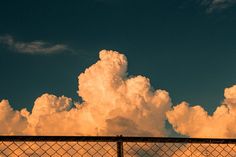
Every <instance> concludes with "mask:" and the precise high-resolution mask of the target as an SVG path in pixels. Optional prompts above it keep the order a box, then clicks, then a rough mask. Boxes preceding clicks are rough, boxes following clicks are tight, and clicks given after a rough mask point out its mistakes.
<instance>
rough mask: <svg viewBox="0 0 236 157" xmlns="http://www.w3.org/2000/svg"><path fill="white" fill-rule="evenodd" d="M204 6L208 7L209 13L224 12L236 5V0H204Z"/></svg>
mask: <svg viewBox="0 0 236 157" xmlns="http://www.w3.org/2000/svg"><path fill="white" fill-rule="evenodd" d="M202 4H203V5H204V6H206V7H207V12H208V13H211V12H213V11H216V10H224V9H226V8H229V7H231V6H233V5H234V4H236V0H203V1H202Z"/></svg>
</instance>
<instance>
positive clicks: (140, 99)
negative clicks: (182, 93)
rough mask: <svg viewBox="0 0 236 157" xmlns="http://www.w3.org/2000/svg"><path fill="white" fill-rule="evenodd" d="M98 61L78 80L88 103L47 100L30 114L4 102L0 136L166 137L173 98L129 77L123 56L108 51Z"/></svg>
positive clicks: (42, 98)
mask: <svg viewBox="0 0 236 157" xmlns="http://www.w3.org/2000/svg"><path fill="white" fill-rule="evenodd" d="M99 58H100V59H99V60H98V62H97V63H95V64H94V65H92V66H91V67H89V68H88V69H86V70H85V72H84V73H82V74H80V75H79V77H78V80H79V86H78V88H79V89H78V94H79V96H80V97H82V99H83V102H81V103H74V102H73V101H72V99H71V98H67V97H65V96H61V97H57V96H54V95H51V94H43V95H42V96H40V97H39V98H37V99H36V101H35V102H34V107H33V110H32V112H28V111H27V110H26V109H23V110H22V111H14V110H13V109H12V108H11V107H10V104H9V103H8V101H7V100H3V101H2V102H1V104H0V113H1V114H0V122H1V123H0V128H1V129H0V134H27V135H117V134H123V135H148V136H164V135H165V132H166V131H165V119H166V116H165V112H166V111H167V110H169V108H170V106H171V99H170V97H169V94H168V92H166V91H164V90H153V89H152V87H151V85H150V81H149V79H148V78H146V77H144V76H133V77H129V76H128V74H127V64H128V63H127V59H126V57H125V56H124V55H123V54H120V53H118V52H115V51H106V50H103V51H101V52H100V53H99Z"/></svg>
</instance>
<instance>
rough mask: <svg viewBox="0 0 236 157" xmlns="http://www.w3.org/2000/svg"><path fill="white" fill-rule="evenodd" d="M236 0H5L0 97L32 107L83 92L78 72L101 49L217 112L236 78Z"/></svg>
mask: <svg viewBox="0 0 236 157" xmlns="http://www.w3.org/2000/svg"><path fill="white" fill-rule="evenodd" d="M234 4H235V1H234V0H220V1H219V0H181V1H180V0H170V1H167V0H146V1H140V0H133V1H131V0H70V1H61V0H57V1H48V0H47V1H46V0H42V1H29V0H28V1H26V0H22V1H17V0H12V1H1V2H0V72H1V77H0V99H8V100H9V101H10V103H11V104H12V106H13V107H14V108H16V109H18V108H22V107H27V108H28V109H30V108H31V107H32V105H33V102H34V100H35V98H37V97H38V96H39V95H41V94H43V93H45V92H48V93H52V94H55V95H58V96H60V95H65V96H68V97H72V98H73V99H74V100H77V99H78V96H77V93H76V92H77V90H78V89H77V81H78V80H77V77H78V75H79V74H80V73H81V72H83V71H84V70H85V68H87V67H89V66H90V65H91V64H94V63H95V62H96V61H97V60H98V52H99V51H100V50H102V49H111V50H116V51H119V52H121V53H124V54H125V55H126V56H127V58H128V61H129V65H128V72H129V74H130V75H137V74H140V75H144V76H146V77H148V78H150V80H151V83H152V86H153V87H154V88H160V89H165V90H167V91H168V92H169V93H170V96H171V98H172V101H173V104H177V103H180V102H181V101H183V100H185V101H188V102H189V103H190V104H191V105H196V104H201V105H202V106H203V107H204V108H206V110H207V111H209V112H210V113H211V112H212V111H213V110H215V107H216V106H218V105H219V104H220V102H221V101H222V100H223V93H224V88H226V87H229V86H232V85H234V84H235V83H236V61H235V60H236V29H235V28H236V16H235V15H236V5H234Z"/></svg>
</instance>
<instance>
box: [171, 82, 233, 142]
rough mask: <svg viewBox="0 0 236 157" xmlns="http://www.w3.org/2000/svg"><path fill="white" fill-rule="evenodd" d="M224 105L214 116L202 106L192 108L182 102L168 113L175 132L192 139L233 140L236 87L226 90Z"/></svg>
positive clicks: (218, 108) (217, 109)
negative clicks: (215, 138) (214, 138)
mask: <svg viewBox="0 0 236 157" xmlns="http://www.w3.org/2000/svg"><path fill="white" fill-rule="evenodd" d="M224 96H225V99H224V101H223V103H222V104H221V105H220V106H219V107H217V108H216V110H215V112H214V113H213V115H208V113H207V112H206V111H205V110H204V109H203V108H202V107H201V106H193V107H190V106H189V104H188V103H186V102H182V103H181V104H179V105H177V106H175V107H174V108H173V110H172V111H168V112H167V118H168V121H169V122H170V123H171V124H172V125H173V128H174V129H175V131H177V132H178V133H180V134H183V135H187V136H190V137H217V138H226V137H227V138H231V137H235V136H236V126H235V122H236V85H235V86H232V87H230V88H226V89H225V92H224Z"/></svg>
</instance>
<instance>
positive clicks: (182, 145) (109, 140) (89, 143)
mask: <svg viewBox="0 0 236 157" xmlns="http://www.w3.org/2000/svg"><path fill="white" fill-rule="evenodd" d="M5 156H6V157H18V156H20V157H27V156H33V157H37V156H43V157H51V156H52V157H61V156H63V157H69V156H76V157H103V156H104V157H109V156H112V157H205V156H207V157H228V156H232V157H236V139H200V138H159V137H123V136H115V137H114V136H0V157H5Z"/></svg>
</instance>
